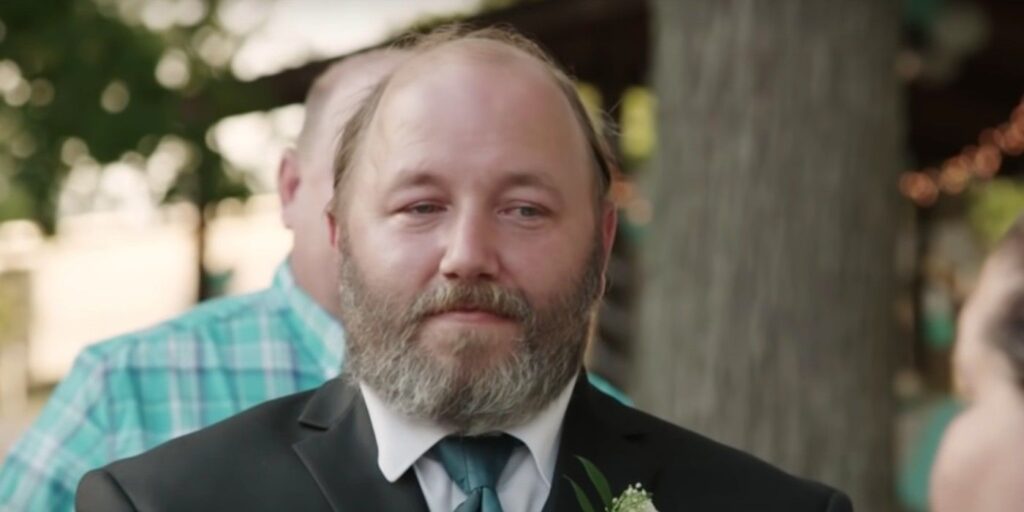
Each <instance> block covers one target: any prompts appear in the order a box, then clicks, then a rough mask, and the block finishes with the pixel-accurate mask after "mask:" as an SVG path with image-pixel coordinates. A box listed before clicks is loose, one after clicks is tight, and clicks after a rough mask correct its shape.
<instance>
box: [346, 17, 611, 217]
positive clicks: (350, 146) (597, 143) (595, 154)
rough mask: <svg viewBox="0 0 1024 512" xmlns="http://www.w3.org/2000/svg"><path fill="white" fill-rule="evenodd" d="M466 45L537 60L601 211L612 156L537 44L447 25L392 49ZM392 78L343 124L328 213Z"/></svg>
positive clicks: (503, 31)
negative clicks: (555, 93)
mask: <svg viewBox="0 0 1024 512" xmlns="http://www.w3.org/2000/svg"><path fill="white" fill-rule="evenodd" d="M468 41H476V42H485V43H492V44H497V45H499V46H503V47H506V48H507V49H511V50H518V51H519V52H521V53H524V54H526V55H527V56H528V57H532V58H533V59H536V60H537V61H538V62H539V63H540V64H541V65H542V66H543V67H544V69H545V70H546V71H547V72H548V74H549V75H550V77H551V79H552V80H553V81H554V82H555V84H556V85H557V86H558V89H559V90H560V91H561V92H562V94H563V96H564V97H565V99H566V101H568V103H569V107H570V108H571V110H572V112H573V116H574V117H575V118H576V122H577V124H578V125H579V127H580V129H581V130H582V132H583V136H584V138H585V140H586V144H587V149H588V152H589V154H590V157H591V160H592V165H593V168H594V174H595V180H594V182H595V186H594V194H595V197H596V199H597V201H596V202H597V203H598V204H599V205H600V204H601V203H602V202H603V200H604V199H606V198H607V197H608V192H609V190H610V189H611V183H612V173H613V171H614V169H616V168H617V167H616V164H615V159H614V156H613V154H612V152H611V149H610V147H609V145H608V143H607V139H606V138H605V137H604V136H603V134H602V133H601V132H600V130H599V129H598V128H597V127H596V126H595V123H594V121H593V120H592V119H591V117H590V115H588V113H587V109H586V107H585V106H584V104H583V101H582V99H580V96H579V93H578V92H577V91H576V86H575V84H574V83H573V81H572V79H571V78H570V77H569V75H568V74H567V73H566V72H565V71H564V70H562V68H561V67H559V66H558V64H556V63H555V61H554V59H553V58H551V56H549V55H548V54H547V53H546V52H545V51H544V50H543V49H541V48H540V46H538V45H537V43H535V42H533V41H531V40H530V39H528V38H526V37H525V36H523V35H521V34H519V33H518V32H515V31H514V30H512V29H510V28H506V27H488V28H482V29H475V30H470V29H468V28H467V27H465V26H463V25H459V24H451V25H445V26H443V27H440V28H438V29H435V30H433V31H431V32H428V33H426V34H422V35H410V36H408V37H406V38H403V39H402V40H400V41H399V42H398V43H397V45H396V47H397V48H401V49H403V50H405V51H407V52H409V53H410V54H411V57H410V60H411V59H413V58H415V57H416V56H419V55H423V54H424V53H426V52H428V51H431V50H434V49H436V48H438V47H441V46H445V45H448V44H451V43H456V42H468ZM393 76H394V73H392V74H391V75H390V76H388V77H386V78H385V79H384V80H381V82H380V83H379V84H377V85H376V87H375V88H374V90H373V92H371V93H370V94H369V96H368V97H367V98H366V100H364V102H363V103H362V104H361V105H360V107H359V109H358V110H357V111H356V112H355V114H353V115H352V117H351V119H349V121H348V122H347V123H346V124H345V129H344V131H343V133H344V135H343V137H342V139H341V141H340V143H339V145H338V150H337V153H336V154H335V159H334V198H333V199H332V200H331V203H330V204H331V206H330V208H332V209H335V210H336V209H337V207H338V205H339V202H340V200H341V191H342V188H343V185H344V182H345V179H346V176H347V175H348V174H350V172H349V171H350V170H351V167H352V166H353V164H354V162H355V158H356V153H357V152H358V151H359V149H360V147H361V146H362V144H363V141H364V139H365V136H366V130H367V128H368V127H369V125H370V123H371V122H372V120H373V118H374V116H375V115H376V112H377V107H378V106H379V105H380V101H381V98H382V97H383V96H384V92H385V91H386V90H387V87H388V84H389V83H390V81H391V79H392V78H393Z"/></svg>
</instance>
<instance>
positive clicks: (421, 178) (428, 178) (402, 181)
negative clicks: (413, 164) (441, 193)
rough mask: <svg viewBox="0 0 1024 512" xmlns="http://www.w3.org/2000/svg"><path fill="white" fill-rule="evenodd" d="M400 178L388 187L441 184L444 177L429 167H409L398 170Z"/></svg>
mask: <svg viewBox="0 0 1024 512" xmlns="http://www.w3.org/2000/svg"><path fill="white" fill-rule="evenodd" d="M397 174H398V178H397V179H395V181H394V183H393V184H392V185H391V186H390V187H388V188H390V189H392V190H394V189H398V188H407V187H420V186H430V185H440V184H441V183H442V182H444V179H443V178H442V177H440V176H438V175H437V174H435V173H433V172H430V171H429V170H427V169H419V168H408V169H402V170H399V171H398V173H397Z"/></svg>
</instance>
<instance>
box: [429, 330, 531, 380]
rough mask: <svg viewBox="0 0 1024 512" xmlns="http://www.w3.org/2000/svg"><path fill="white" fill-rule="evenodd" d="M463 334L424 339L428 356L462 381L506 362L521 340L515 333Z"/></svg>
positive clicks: (512, 355)
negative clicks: (491, 334) (511, 334)
mask: <svg viewBox="0 0 1024 512" xmlns="http://www.w3.org/2000/svg"><path fill="white" fill-rule="evenodd" d="M462 334H463V335H461V336H458V335H456V336H450V337H448V336H446V337H442V338H426V339H423V340H422V343H423V344H424V348H425V349H426V350H425V351H426V353H427V354H428V357H432V358H434V359H435V361H437V362H438V363H440V365H441V366H443V367H445V368H448V369H449V370H450V371H454V372H455V373H456V374H457V375H459V376H460V377H462V378H460V379H459V380H463V379H464V378H473V377H475V376H477V375H479V374H482V373H486V372H489V371H491V370H493V369H495V368H497V367H499V366H502V365H504V364H506V363H507V362H508V361H509V360H510V359H511V358H513V357H515V353H516V351H517V350H519V348H518V347H519V345H520V340H519V338H517V337H512V336H481V335H480V333H479V332H477V333H473V335H466V334H465V333H462Z"/></svg>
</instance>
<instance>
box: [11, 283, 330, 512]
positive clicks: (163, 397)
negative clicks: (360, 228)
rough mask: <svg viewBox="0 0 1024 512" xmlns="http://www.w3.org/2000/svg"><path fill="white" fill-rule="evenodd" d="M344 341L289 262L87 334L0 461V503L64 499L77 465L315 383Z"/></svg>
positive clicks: (134, 450)
mask: <svg viewBox="0 0 1024 512" xmlns="http://www.w3.org/2000/svg"><path fill="white" fill-rule="evenodd" d="M342 345H343V335H342V330H341V327H340V325H339V324H338V323H337V322H335V321H334V320H333V319H332V318H331V317H330V316H329V315H328V314H327V312H326V311H324V310H323V309H322V308H320V306H319V305H317V304H316V303H315V302H313V300H312V299H311V298H310V297H309V296H307V295H306V294H305V293H304V292H302V291H301V290H300V289H299V288H298V287H297V286H296V284H295V281H294V279H293V278H292V274H291V272H290V271H289V270H288V266H287V264H284V265H281V267H280V268H279V269H278V271H277V273H276V275H275V276H274V282H273V285H272V286H271V287H270V288H267V289H266V290H263V291H260V292H257V293H253V294H250V295H244V296H239V297H229V298H222V299H217V300H212V301H209V302H206V303H203V304H201V305H199V306H198V307H196V308H195V309H193V310H191V311H189V312H188V313H186V314H184V315H182V316H180V317H177V318H175V319H173V320H170V321H168V322H165V323H162V324H159V325H157V326H155V327H152V328H150V329H147V330H143V331H140V332H135V333H131V334H127V335H124V336H120V337H117V338H113V339H111V340H108V341H105V342H102V343H98V344H96V345H92V346H90V347H88V348H86V349H85V350H84V351H83V352H82V353H81V354H79V356H78V357H77V359H76V360H75V364H74V366H73V367H72V369H71V372H70V373H69V374H68V376H67V377H66V378H65V379H64V380H63V381H62V382H61V383H60V385H59V386H57V388H56V390H55V391H54V393H53V395H52V396H51V398H50V400H49V402H48V403H47V404H46V406H45V407H44V408H43V410H42V412H41V413H40V415H39V417H38V419H36V421H35V423H34V424H33V425H32V427H31V428H30V429H29V430H28V432H27V433H25V435H24V436H23V437H22V438H21V439H20V440H19V441H18V442H17V443H16V444H15V445H14V447H13V448H12V449H11V451H10V453H9V454H8V455H7V458H6V460H5V461H4V464H3V467H0V510H2V511H8V510H10V511H19V512H21V511H35V510H39V511H53V510H71V509H72V507H73V503H74V494H75V488H76V486H77V485H78V481H79V479H81V477H82V475H83V474H85V472H86V471H88V470H90V469H93V468H96V467H100V466H103V465H105V464H107V463H109V462H112V461H114V460H117V459H121V458H124V457H129V456H132V455H136V454H138V453H140V452H142V451H145V450H147V449H149V448H152V447H154V446H156V445H158V444H160V443H163V442H164V441H167V440H169V439H172V438H174V437H177V436H180V435H183V434H187V433H189V432H192V431H195V430H198V429H200V428H202V427H205V426H207V425H210V424H211V423H215V422H217V421H220V420H222V419H224V418H227V417H228V416H231V415H233V414H235V413H238V412H240V411H242V410H244V409H247V408H249V407H252V406H254V405H256V404H259V403H261V402H265V401H267V400H270V399H273V398H277V397H280V396H284V395H288V394H291V393H296V392H298V391H302V390H306V389H310V388H314V387H317V386H319V385H320V384H322V383H323V382H324V381H325V380H327V379H329V378H331V377H334V376H335V375H337V374H338V371H339V369H340V368H341V360H342V353H343V350H342Z"/></svg>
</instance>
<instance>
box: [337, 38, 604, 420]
mask: <svg viewBox="0 0 1024 512" xmlns="http://www.w3.org/2000/svg"><path fill="white" fill-rule="evenodd" d="M516 58H517V59H522V58H521V57H516ZM424 64H425V65H424ZM428 66H429V67H428ZM408 68H409V69H403V70H400V71H399V74H398V75H396V77H395V79H394V81H393V82H392V84H391V86H390V87H389V90H388V91H387V92H386V93H385V95H384V97H383V98H382V100H381V104H380V106H379V110H378V112H377V115H376V116H375V118H374V120H373V121H372V122H371V124H370V126H369V127H368V130H367V133H366V139H365V140H364V142H363V147H362V151H361V153H360V155H358V156H357V163H356V165H355V167H354V168H353V171H354V172H353V174H352V175H351V176H349V178H348V179H349V181H348V183H347V184H346V186H345V188H344V191H343V194H342V199H341V206H340V208H339V219H338V226H337V229H338V232H337V235H338V240H339V241H338V245H339V249H340V252H341V254H342V285H341V287H342V295H343V301H342V308H341V309H342V317H343V319H344V321H345V327H346V330H347V332H348V337H349V345H350V354H349V360H348V363H347V364H348V365H349V366H348V369H349V371H351V372H353V373H354V374H355V375H356V377H357V378H359V379H360V380H362V381H363V382H367V383H368V384H370V385H371V387H373V388H375V389H376V390H377V391H378V392H381V393H382V394H383V395H385V397H386V398H387V399H389V401H391V402H392V403H393V405H397V406H398V407H399V408H400V409H404V410H405V412H407V413H409V414H413V415H417V414H419V415H423V414H426V415H429V416H432V417H433V418H434V419H438V420H441V421H447V422H449V423H454V424H457V426H458V427H460V428H464V429H466V430H477V429H481V428H487V427H494V426H495V425H489V424H487V423H488V422H487V421H484V422H483V423H481V422H479V421H476V420H479V419H480V417H482V416H486V413H485V412H483V410H484V409H488V408H489V407H490V408H494V407H500V408H504V409H505V410H504V411H503V412H502V413H501V414H497V415H496V416H495V418H493V422H494V423H498V424H501V423H502V422H508V421H516V420H522V419H524V416H527V415H528V413H530V412H536V411H524V410H519V411H509V410H508V408H509V407H511V408H513V409H515V407H514V406H515V403H516V402H524V401H525V402H529V403H525V402H524V403H523V404H521V407H520V408H521V409H537V408H539V407H541V406H543V405H544V404H546V403H547V401H549V400H550V399H552V398H553V397H554V396H555V395H557V392H559V391H561V389H562V388H563V387H564V385H565V384H566V383H567V382H568V379H570V378H571V377H572V376H574V375H575V374H576V372H577V371H578V370H579V365H580V364H581V357H582V351H583V348H584V345H585V341H586V336H587V330H588V327H589V320H590V312H591V310H592V306H593V304H594V302H595V301H596V299H597V295H598V294H599V293H600V289H601V287H602V278H601V275H602V273H603V265H604V261H605V259H606V257H607V251H608V246H609V244H608V243H607V242H606V240H610V239H611V236H612V235H613V233H614V216H613V215H614V214H613V213H604V214H598V211H599V209H598V208H595V203H594V201H595V199H594V196H593V187H594V181H593V180H595V179H596V177H595V176H594V175H593V172H594V171H593V169H592V167H591V162H590V160H589V158H588V153H587V151H586V145H585V141H584V139H583V136H582V134H581V132H580V129H579V127H578V126H576V125H575V121H574V118H573V117H572V113H571V110H570V107H569V106H568V103H567V102H566V100H565V99H564V98H563V97H562V96H561V93H560V92H559V91H558V89H557V88H556V86H555V85H554V83H552V82H551V80H550V79H549V78H548V77H547V76H545V75H544V74H543V73H544V71H543V69H542V68H540V67H539V66H536V65H534V64H533V63H532V62H530V61H525V60H523V61H521V62H520V61H511V62H504V63H502V64H488V63H485V62H481V61H480V60H479V59H476V60H474V59H470V58H467V57H465V56H460V55H458V54H456V55H446V56H445V57H443V58H440V59H438V60H437V61H434V62H426V63H422V62H416V63H412V64H410V65H409V66H408ZM426 69H429V71H428V72H427V71H425V70H426ZM403 354H405V356H406V357H404V358H403V357H402V356H403ZM396 359H402V361H396ZM403 365H405V366H403ZM399 367H401V371H399ZM410 374H415V375H416V379H415V380H418V381H419V382H418V383H417V382H408V383H405V384H402V383H396V382H395V380H400V379H403V378H407V377H408V376H409V375H410ZM538 380H545V381H547V382H545V383H540V382H535V381H538ZM530 381H534V382H530ZM432 383H433V384H434V387H435V388H436V389H433V390H432V391H430V392H426V391H425V390H426V389H428V388H430V387H431V385H432ZM529 386H534V387H535V388H538V389H534V390H533V391H530V390H528V389H525V388H526V387H529ZM380 388H385V389H380ZM512 388H516V389H512ZM531 394H532V395H533V397H532V402H531V398H530V396H531ZM412 395H415V396H412ZM438 395H440V396H438ZM423 401H429V402H431V403H430V404H429V405H424V404H419V405H413V404H411V402H423ZM395 402H406V403H404V404H403V403H397V404H396V403H395ZM482 402H488V404H487V405H480V404H481V403H482ZM502 402H504V403H502ZM459 403H461V404H467V403H469V404H473V403H477V404H478V405H479V407H477V408H476V410H461V411H453V409H457V408H458V407H459ZM472 408H473V407H470V409H472ZM467 418H468V419H467ZM474 418H475V419H474ZM467 421H468V422H469V423H467Z"/></svg>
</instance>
